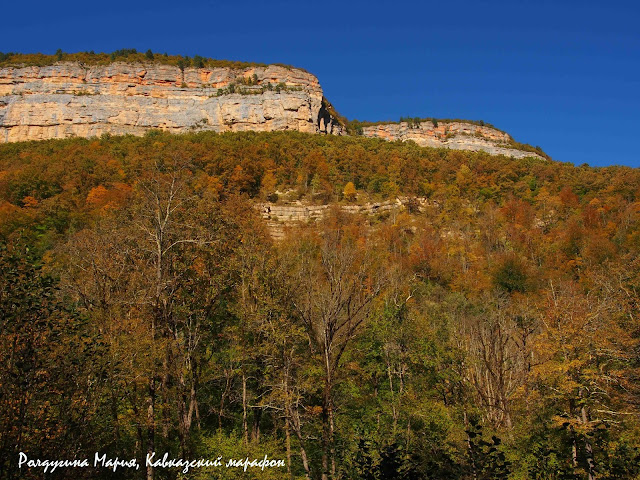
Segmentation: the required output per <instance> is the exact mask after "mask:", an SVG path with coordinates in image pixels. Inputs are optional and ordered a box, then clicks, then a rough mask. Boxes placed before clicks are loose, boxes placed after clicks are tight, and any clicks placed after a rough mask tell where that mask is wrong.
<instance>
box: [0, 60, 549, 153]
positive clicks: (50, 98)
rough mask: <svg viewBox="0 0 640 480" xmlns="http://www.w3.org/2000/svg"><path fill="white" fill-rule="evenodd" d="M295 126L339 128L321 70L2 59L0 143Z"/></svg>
mask: <svg viewBox="0 0 640 480" xmlns="http://www.w3.org/2000/svg"><path fill="white" fill-rule="evenodd" d="M150 129H161V130H165V131H168V132H171V133H182V132H189V131H200V130H213V131H216V132H238V131H247V130H250V131H277V130H296V131H300V132H307V133H323V134H334V135H345V134H346V133H347V131H346V128H345V122H344V121H343V120H339V119H338V115H337V113H336V112H335V109H334V108H333V106H331V104H330V103H329V102H327V101H326V99H324V97H323V96H322V88H321V87H320V84H319V82H318V79H317V78H316V77H315V76H313V75H311V74H310V73H307V72H305V71H303V70H299V69H295V68H291V67H284V66H278V65H268V66H259V65H255V66H248V67H245V68H231V67H215V68H213V67H212V68H185V69H180V68H178V67H177V66H171V65H162V64H143V63H124V62H113V63H110V64H108V65H84V64H81V63H78V62H58V63H55V64H52V65H48V66H42V67H37V66H29V67H5V68H0V143H3V142H16V141H23V140H43V139H50V138H67V137H73V136H78V137H94V136H100V135H102V134H105V133H108V134H115V135H122V134H133V135H143V134H144V133H145V132H147V131H149V130H150ZM362 135H363V136H365V137H377V138H383V139H385V140H402V141H406V140H413V141H414V142H416V143H417V144H418V145H421V146H427V147H445V148H453V149H458V150H483V151H486V152H489V153H491V154H502V155H508V156H511V157H517V158H522V157H528V156H539V155H537V154H535V153H532V152H527V151H522V150H518V149H517V148H514V147H515V146H514V145H513V144H512V143H511V142H512V140H511V137H510V136H509V135H508V134H506V133H503V132H500V131H498V130H495V129H493V128H490V127H486V126H479V125H474V124H471V123H465V122H450V123H444V122H443V123H441V124H440V125H434V124H433V123H432V122H430V121H424V122H419V123H417V124H409V123H407V122H401V123H398V124H382V125H375V126H364V127H362Z"/></svg>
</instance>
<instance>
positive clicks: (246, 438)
mask: <svg viewBox="0 0 640 480" xmlns="http://www.w3.org/2000/svg"><path fill="white" fill-rule="evenodd" d="M242 431H243V432H244V433H243V437H242V438H243V441H244V444H245V445H247V444H248V443H249V425H248V423H247V376H246V375H245V374H244V373H243V374H242Z"/></svg>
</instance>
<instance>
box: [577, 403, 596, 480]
mask: <svg viewBox="0 0 640 480" xmlns="http://www.w3.org/2000/svg"><path fill="white" fill-rule="evenodd" d="M581 413H582V424H583V425H585V426H586V425H587V422H588V418H587V409H586V408H584V405H583V406H582V409H581ZM584 448H585V451H586V454H587V466H588V467H589V480H595V478H596V473H595V469H596V464H595V462H594V461H593V448H592V447H591V442H590V441H589V437H587V435H586V434H585V436H584Z"/></svg>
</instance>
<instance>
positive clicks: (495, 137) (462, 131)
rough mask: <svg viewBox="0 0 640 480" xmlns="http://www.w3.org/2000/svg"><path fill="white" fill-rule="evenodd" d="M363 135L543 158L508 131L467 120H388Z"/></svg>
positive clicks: (498, 153)
mask: <svg viewBox="0 0 640 480" xmlns="http://www.w3.org/2000/svg"><path fill="white" fill-rule="evenodd" d="M362 135H363V136H365V137H374V138H382V139H384V140H389V141H395V140H401V141H407V140H412V141H414V142H416V143H417V144H418V145H420V146H421V147H435V148H451V149H454V150H474V151H484V152H488V153H490V154H492V155H506V156H509V157H515V158H524V157H538V158H543V157H542V156H541V155H538V154H537V153H535V152H530V151H524V150H520V149H519V148H518V146H517V145H516V144H514V142H513V139H512V138H511V136H510V135H509V134H508V133H504V132H501V131H500V130H496V129H495V128H491V127H487V126H482V125H475V124H472V123H465V122H438V123H437V124H434V123H433V122H432V121H429V120H425V121H421V122H419V123H417V124H411V125H410V124H409V123H407V122H400V123H385V124H380V125H372V126H363V127H362Z"/></svg>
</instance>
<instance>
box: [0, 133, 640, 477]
mask: <svg viewBox="0 0 640 480" xmlns="http://www.w3.org/2000/svg"><path fill="white" fill-rule="evenodd" d="M639 196H640V170H638V169H632V168H627V167H607V168H591V167H589V166H586V165H585V166H580V167H576V166H573V165H570V164H562V163H558V162H553V161H548V160H543V159H534V158H527V159H519V160H517V159H511V158H507V157H496V156H490V155H488V154H486V153H483V152H463V151H455V150H445V149H430V148H421V147H418V146H417V145H415V144H413V143H412V142H406V143H401V142H385V141H383V140H376V139H365V138H359V137H337V136H329V135H327V136H322V135H312V134H303V133H296V132H271V133H251V132H247V133H228V134H215V133H212V132H207V133H198V134H187V135H177V136H172V135H168V134H162V133H160V132H156V131H152V132H149V133H148V134H146V135H145V136H144V137H133V136H124V137H112V136H108V135H105V136H103V137H101V138H100V139H68V140H52V141H42V142H25V143H11V144H3V145H0V478H43V473H42V469H41V468H40V469H36V468H33V469H30V470H27V471H25V470H24V468H23V469H22V470H18V468H17V461H18V453H19V452H21V451H22V452H26V453H28V455H29V457H30V458H41V459H45V458H48V459H73V458H85V457H88V458H90V459H93V453H94V452H96V451H99V452H104V453H107V454H108V456H110V457H111V458H115V457H116V456H117V457H119V458H121V459H122V458H126V459H130V458H134V457H135V458H138V459H141V461H142V466H141V467H140V469H139V470H131V469H127V468H120V469H118V470H117V471H116V472H113V471H112V470H109V469H107V468H102V469H92V468H79V469H58V470H56V471H55V472H53V474H51V475H50V476H48V477H47V478H69V477H70V476H73V477H74V478H78V479H81V478H92V479H93V478H105V479H106V478H109V479H115V478H139V479H142V478H147V479H149V480H153V479H178V478H203V479H204V478H256V479H257V478H259V479H283V478H297V479H303V478H309V479H314V480H315V479H323V480H325V479H363V480H365V479H366V480H373V479H412V480H413V479H417V480H419V479H434V480H436V479H437V480H441V479H503V478H511V479H540V480H542V479H545V480H547V479H558V480H559V479H583V478H584V479H587V478H590V479H591V478H597V479H621V478H622V479H624V478H629V479H632V478H640V477H639V475H640V450H639V448H640V440H638V439H639V438H640V437H639V433H640V421H639V419H638V415H640V386H639V384H638V375H639V373H640V371H639V370H638V368H639V367H640V356H639V351H640V342H639V340H640V328H639V327H640V323H639V319H638V312H639V310H638V309H639V306H640V228H639V227H640V199H639ZM396 198H402V206H398V208H397V209H394V210H392V211H388V212H383V213H380V214H373V215H357V214H349V213H347V212H346V211H345V208H341V207H345V206H352V205H357V204H363V203H366V202H379V201H383V200H395V199H396ZM265 202H267V203H268V204H286V203H293V202H300V203H301V204H302V205H311V204H330V205H331V206H332V207H331V208H330V209H329V211H330V213H329V214H328V215H327V216H325V218H323V219H321V220H320V221H318V222H317V223H314V222H310V223H309V224H306V225H302V224H288V225H285V226H283V229H284V231H285V232H286V233H287V234H286V235H285V238H284V239H282V240H278V241H274V240H273V239H272V236H271V235H270V232H269V230H268V229H267V228H266V224H265V222H264V221H263V219H262V218H260V216H259V215H258V211H257V209H256V208H255V205H256V204H257V203H265ZM154 451H155V452H158V453H160V452H162V453H160V455H158V456H161V455H162V454H163V453H164V452H169V457H170V458H185V459H197V458H211V459H216V458H217V457H218V456H223V457H225V458H245V457H246V456H249V457H250V458H259V459H260V458H262V457H264V455H265V454H268V455H269V458H280V459H285V460H286V464H287V466H286V467H281V468H271V469H265V470H264V471H260V470H259V469H248V470H247V472H243V471H242V469H224V468H223V469H216V468H211V469H204V468H203V469H193V470H191V471H190V472H189V473H188V474H183V473H181V471H182V470H181V469H179V468H168V469H166V468H155V469H154V468H145V466H144V457H145V455H146V454H147V453H148V452H154Z"/></svg>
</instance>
